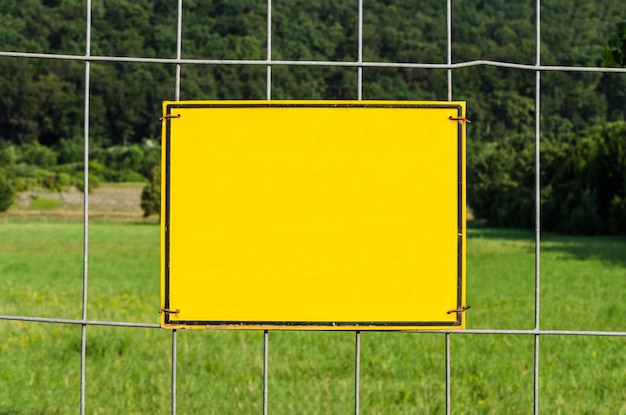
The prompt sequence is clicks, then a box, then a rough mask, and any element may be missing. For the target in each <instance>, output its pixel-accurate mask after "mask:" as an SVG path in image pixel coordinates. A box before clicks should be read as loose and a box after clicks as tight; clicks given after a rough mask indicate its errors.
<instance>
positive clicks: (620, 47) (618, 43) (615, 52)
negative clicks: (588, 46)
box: [602, 20, 626, 68]
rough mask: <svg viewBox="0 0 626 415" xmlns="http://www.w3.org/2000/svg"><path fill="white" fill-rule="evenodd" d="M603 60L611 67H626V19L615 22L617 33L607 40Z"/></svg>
mask: <svg viewBox="0 0 626 415" xmlns="http://www.w3.org/2000/svg"><path fill="white" fill-rule="evenodd" d="M602 60H603V61H604V64H605V65H606V66H608V67H610V68H620V67H621V68H624V67H626V20H624V21H623V22H619V23H615V34H614V35H613V36H611V37H610V38H609V40H607V41H606V44H605V45H604V50H603V51H602Z"/></svg>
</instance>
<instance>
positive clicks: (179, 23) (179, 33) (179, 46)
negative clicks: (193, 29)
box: [170, 0, 183, 415]
mask: <svg viewBox="0 0 626 415" xmlns="http://www.w3.org/2000/svg"><path fill="white" fill-rule="evenodd" d="M182 37H183V0H178V7H177V18H176V60H177V61H179V62H180V59H181V58H182V51H183V41H182ZM174 99H175V100H176V101H178V100H180V63H176V79H175V82H174ZM177 343H178V335H177V332H176V329H174V330H172V374H171V382H172V389H171V392H170V393H171V412H172V415H176V392H177V390H176V366H177V363H178V362H177V361H178V359H177V356H176V354H177Z"/></svg>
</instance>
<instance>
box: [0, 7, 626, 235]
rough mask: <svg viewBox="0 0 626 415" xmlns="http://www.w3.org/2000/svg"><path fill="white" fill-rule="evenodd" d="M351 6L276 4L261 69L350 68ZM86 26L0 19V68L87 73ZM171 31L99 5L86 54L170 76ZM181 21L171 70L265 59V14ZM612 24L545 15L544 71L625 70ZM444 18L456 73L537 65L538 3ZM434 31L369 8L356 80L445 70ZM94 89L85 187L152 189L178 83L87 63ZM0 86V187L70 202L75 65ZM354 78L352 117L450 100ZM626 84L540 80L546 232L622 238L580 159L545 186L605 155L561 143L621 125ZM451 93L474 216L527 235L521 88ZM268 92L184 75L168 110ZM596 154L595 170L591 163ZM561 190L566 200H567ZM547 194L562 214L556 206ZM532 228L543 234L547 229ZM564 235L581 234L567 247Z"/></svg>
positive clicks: (525, 104) (245, 81)
mask: <svg viewBox="0 0 626 415" xmlns="http://www.w3.org/2000/svg"><path fill="white" fill-rule="evenodd" d="M357 6H358V5H357V2H356V1H355V0H353V1H343V2H333V1H328V0H282V1H278V2H276V3H274V4H273V8H272V50H271V58H272V59H274V60H301V61H353V62H354V61H357V60H358V58H359V56H358V21H357ZM84 12H85V11H84V2H81V1H73V0H71V1H57V0H28V1H24V2H17V1H5V2H2V4H1V5H0V26H1V27H2V31H1V33H0V50H15V51H27V52H45V53H63V54H76V55H83V54H84V48H85V36H84V34H85V19H84ZM176 13H177V6H176V3H175V2H171V1H164V0H158V1H150V0H133V1H131V0H107V1H95V2H93V4H92V22H93V24H92V31H91V53H92V54H93V55H102V56H138V57H160V58H161V57H162V58H173V57H175V56H176V25H175V19H174V17H175V16H176ZM183 14H184V15H183V22H184V25H183V31H182V43H183V49H182V53H183V58H191V59H246V60H262V59H266V58H267V57H268V50H267V44H266V43H267V33H266V30H267V27H266V24H267V7H266V4H265V2H263V1H255V0H240V1H236V2H233V1H228V0H215V1H197V0H185V5H184V8H183ZM621 14H623V5H622V4H621V3H620V2H616V1H612V0H601V1H596V2H593V4H591V3H589V4H581V2H580V1H576V0H560V1H558V2H556V1H553V2H547V3H545V4H542V10H541V56H540V61H541V63H542V64H544V65H572V66H598V65H599V64H600V61H599V59H598V58H599V57H600V56H602V57H603V58H604V61H605V64H606V65H607V66H624V56H625V49H626V22H623V21H622V22H619V23H617V24H613V22H614V21H615V19H616V16H620V15H621ZM452 16H453V22H452V23H453V24H452V45H451V49H452V50H451V52H452V60H453V62H460V61H471V60H499V61H505V62H516V63H524V64H531V65H532V64H535V63H536V39H535V38H536V28H535V4H534V3H533V2H530V1H525V2H510V1H505V0H490V1H478V2H468V1H457V2H452ZM563 22H567V24H563ZM446 25H447V22H446V10H445V4H443V3H442V2H441V1H440V0H424V1H419V2H416V1H413V0H393V1H391V0H385V1H374V2H366V3H365V4H364V8H363V27H362V28H363V39H362V40H363V44H362V46H363V48H362V58H363V60H364V61H365V62H409V63H445V62H447V54H446V49H447V36H446ZM607 39H609V40H608V41H607ZM603 47H604V49H603ZM90 71H91V72H90V111H89V155H88V156H89V160H90V163H92V164H93V163H95V164H93V166H92V167H93V171H91V173H90V174H91V176H92V179H93V181H94V182H95V181H108V182H121V181H143V180H145V179H148V180H150V179H151V171H152V168H153V167H154V166H156V165H158V164H159V158H160V151H159V149H158V145H156V143H158V140H159V136H160V133H161V123H160V122H159V120H158V118H159V114H160V112H161V108H160V105H161V102H162V101H163V100H168V99H172V98H173V92H174V78H175V77H174V70H173V67H172V66H170V65H161V64H142V63H128V62H92V64H91V65H90ZM0 73H3V74H10V76H4V77H2V78H0V162H2V166H3V167H4V168H5V170H6V176H7V179H9V181H11V182H12V183H13V186H14V188H15V189H17V190H23V189H27V188H31V187H36V186H44V187H48V188H52V189H57V188H58V187H59V186H66V183H67V180H58V179H57V178H58V177H59V175H60V174H61V173H64V174H68V175H69V177H70V183H71V184H70V185H78V186H79V187H81V186H82V184H81V182H82V174H83V172H82V163H84V144H83V140H84V137H83V135H84V133H83V122H84V109H83V108H84V96H83V91H84V64H83V63H82V62H79V61H68V60H61V59H45V60H35V59H20V58H2V59H0ZM362 73H363V78H362V81H363V82H362V86H363V89H362V98H364V99H396V100H408V99H415V100H446V99H447V98H448V90H447V88H448V86H447V71H445V70H426V69H415V68H373V67H365V68H363V70H362ZM622 75H623V74H621V73H604V74H600V73H587V72H575V71H570V72H556V71H548V72H544V73H542V77H541V114H540V115H539V116H540V117H541V136H542V151H545V152H546V154H544V155H542V157H543V158H544V159H545V161H544V162H543V163H542V164H543V166H544V169H545V171H543V172H542V195H541V197H542V204H544V207H545V209H546V214H549V215H550V216H548V218H552V215H553V213H554V212H556V211H558V210H559V209H560V210H561V211H563V212H566V211H567V212H571V215H573V216H574V217H575V218H576V219H571V220H569V224H566V223H565V219H563V220H559V221H557V222H558V223H559V224H558V225H554V229H562V230H563V229H567V230H568V232H590V233H597V232H615V231H619V232H621V231H620V229H623V226H622V225H619V224H620V223H623V218H622V217H621V216H620V215H619V213H618V212H620V211H622V210H623V205H624V203H625V202H624V197H623V195H622V192H621V191H617V190H611V191H609V190H607V189H605V187H602V186H601V187H599V188H598V189H596V188H595V187H594V186H592V185H590V184H588V183H587V182H586V181H585V180H587V179H585V178H584V177H581V178H577V179H574V178H573V176H572V175H574V174H580V175H585V174H587V173H586V172H587V171H591V170H593V171H596V170H597V169H598V168H597V166H596V165H595V164H594V163H595V162H592V161H591V159H589V160H587V161H586V162H585V163H588V165H587V164H585V166H586V167H584V168H583V167H580V166H579V167H580V168H574V167H572V168H570V169H569V170H568V173H567V174H566V173H558V172H556V171H553V170H554V168H555V166H558V163H559V162H561V161H563V160H564V159H563V157H566V158H568V159H569V158H575V157H579V158H584V157H589V158H598V160H600V159H602V158H603V157H604V155H603V154H605V153H603V151H604V150H602V145H601V143H595V144H594V143H591V142H589V143H587V144H586V145H588V146H589V148H587V149H584V148H582V147H581V146H582V144H578V143H577V139H574V138H572V137H581V139H582V138H585V137H586V136H585V134H587V133H586V131H588V130H589V129H590V128H593V127H595V126H603V125H606V124H609V123H612V122H617V121H623V120H626V110H625V109H626V78H625V77H624V76H622ZM452 78H453V90H452V92H453V95H452V96H453V99H455V100H464V101H468V118H469V119H471V120H472V124H471V125H469V126H468V147H469V151H468V182H469V185H468V195H469V200H470V203H471V205H472V206H471V207H472V208H473V209H474V211H475V212H476V213H477V214H479V216H481V217H482V218H485V219H488V220H489V222H490V223H492V224H494V225H497V226H518V227H529V226H533V221H534V219H533V218H534V207H533V206H534V202H533V201H532V198H533V195H534V190H533V186H534V185H533V182H534V178H533V175H534V161H533V157H534V155H533V154H534V149H533V148H531V147H532V145H533V144H532V142H533V139H532V136H533V135H534V133H535V131H534V125H535V117H536V114H535V88H536V77H535V73H534V71H528V70H519V69H510V68H500V67H492V66H475V67H467V68H459V69H455V70H454V71H453V72H452ZM266 82H267V70H266V68H265V67H264V66H262V65H184V66H183V67H182V70H181V99H264V98H266V97H267V90H266V88H267V85H266ZM357 83H358V79H357V71H356V68H354V67H326V66H306V65H294V66H287V65H274V66H273V67H272V72H271V91H270V92H271V98H273V99H355V98H357ZM599 128H600V127H599ZM585 139H586V140H587V141H588V140H591V141H594V140H596V139H597V137H596V136H595V135H592V136H589V137H586V138H585ZM583 141H584V140H583ZM595 145H598V146H599V147H598V148H597V149H596V150H597V152H595V151H596V150H593V148H592V147H593V146H595ZM574 153H576V154H578V156H575V155H574ZM572 166H573V165H572ZM559 180H561V181H562V182H559ZM611 183H612V182H611ZM579 184H580V185H584V186H583V188H579V187H577V186H578V185H579ZM567 189H572V193H568V194H565V193H564V192H565V191H566V190H567ZM581 189H582V190H581ZM594 189H595V190H594ZM611 189H613V188H611ZM557 194H558V195H559V196H558V197H559V198H560V199H559V200H561V201H562V205H561V207H560V208H557V207H556V206H553V205H554V203H552V202H551V200H553V199H552V198H555V197H557V196H555V195H557ZM554 215H555V216H554V217H555V218H556V217H557V214H556V213H554ZM568 215H569V214H568ZM597 221H600V222H603V221H604V222H606V221H608V222H610V223H613V225H609V224H608V222H607V223H596V222H597ZM545 223H547V224H548V226H552V225H550V223H552V220H549V221H546V222H545ZM574 224H579V226H578V227H576V229H577V230H575V229H574V228H575V225H574Z"/></svg>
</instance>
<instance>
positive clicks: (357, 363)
mask: <svg viewBox="0 0 626 415" xmlns="http://www.w3.org/2000/svg"><path fill="white" fill-rule="evenodd" d="M357 32H358V35H357V39H358V40H357V63H359V64H361V63H363V0H359V5H358V29H357ZM356 70H357V92H356V96H357V100H359V101H360V100H362V99H363V66H357V69H356ZM360 402H361V332H360V331H358V330H357V331H356V332H355V334H354V414H355V415H359V412H360V410H361V409H360Z"/></svg>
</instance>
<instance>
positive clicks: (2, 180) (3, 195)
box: [0, 174, 15, 212]
mask: <svg viewBox="0 0 626 415" xmlns="http://www.w3.org/2000/svg"><path fill="white" fill-rule="evenodd" d="M14 197H15V190H14V189H13V186H11V183H10V182H9V181H8V180H7V179H6V177H4V174H0V212H4V211H6V210H7V209H9V208H10V207H11V205H12V204H13V198H14Z"/></svg>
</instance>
